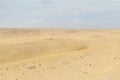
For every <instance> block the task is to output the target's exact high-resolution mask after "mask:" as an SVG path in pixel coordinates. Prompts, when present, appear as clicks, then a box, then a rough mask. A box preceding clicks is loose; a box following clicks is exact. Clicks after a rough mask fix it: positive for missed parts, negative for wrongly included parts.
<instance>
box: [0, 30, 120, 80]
mask: <svg viewBox="0 0 120 80" xmlns="http://www.w3.org/2000/svg"><path fill="white" fill-rule="evenodd" d="M0 80H120V30H77V29H68V30H67V29H16V28H1V29H0Z"/></svg>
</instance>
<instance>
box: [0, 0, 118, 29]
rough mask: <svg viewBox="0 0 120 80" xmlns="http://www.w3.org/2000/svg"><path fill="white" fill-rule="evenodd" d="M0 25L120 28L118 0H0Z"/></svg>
mask: <svg viewBox="0 0 120 80" xmlns="http://www.w3.org/2000/svg"><path fill="white" fill-rule="evenodd" d="M0 26H1V27H4V26H5V27H28V28H32V27H40V28H120V0H0Z"/></svg>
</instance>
